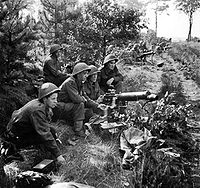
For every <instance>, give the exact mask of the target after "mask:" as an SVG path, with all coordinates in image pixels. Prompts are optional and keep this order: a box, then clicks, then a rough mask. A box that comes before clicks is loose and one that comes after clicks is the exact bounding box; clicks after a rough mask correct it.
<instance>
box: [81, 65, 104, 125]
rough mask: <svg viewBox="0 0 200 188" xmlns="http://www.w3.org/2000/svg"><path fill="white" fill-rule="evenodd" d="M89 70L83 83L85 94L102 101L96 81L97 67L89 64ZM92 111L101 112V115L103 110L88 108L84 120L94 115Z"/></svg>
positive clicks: (99, 101)
mask: <svg viewBox="0 0 200 188" xmlns="http://www.w3.org/2000/svg"><path fill="white" fill-rule="evenodd" d="M90 68H91V71H90V72H89V74H88V77H87V80H86V82H85V83H84V91H85V93H86V94H87V96H88V97H89V98H90V99H92V100H94V101H96V102H98V103H101V102H102V95H101V94H103V92H102V91H101V89H100V87H99V83H98V81H97V77H98V75H97V74H98V73H99V72H100V71H99V70H98V68H97V67H96V66H94V65H90ZM94 113H97V114H101V115H103V112H102V111H101V110H99V109H94V108H88V109H87V110H86V112H85V116H86V121H88V120H89V119H90V117H92V116H93V115H94Z"/></svg>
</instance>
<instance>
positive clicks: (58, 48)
mask: <svg viewBox="0 0 200 188" xmlns="http://www.w3.org/2000/svg"><path fill="white" fill-rule="evenodd" d="M61 49H62V47H61V46H60V45H59V44H53V45H52V46H51V48H50V54H52V53H54V52H56V51H58V50H61Z"/></svg>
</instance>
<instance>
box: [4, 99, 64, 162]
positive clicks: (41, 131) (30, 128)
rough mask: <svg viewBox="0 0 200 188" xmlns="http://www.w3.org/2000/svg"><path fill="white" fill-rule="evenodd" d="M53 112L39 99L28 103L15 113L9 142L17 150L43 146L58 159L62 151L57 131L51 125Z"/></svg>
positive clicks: (8, 127)
mask: <svg viewBox="0 0 200 188" xmlns="http://www.w3.org/2000/svg"><path fill="white" fill-rule="evenodd" d="M51 116H52V111H49V110H47V109H46V108H45V106H44V104H43V103H41V102H40V101H39V100H38V99H34V100H32V101H30V102H28V103H27V104H26V105H24V106H23V107H22V108H20V109H19V110H16V111H14V112H13V114H12V117H11V120H10V122H9V123H8V126H7V133H8V135H7V138H8V140H7V141H10V142H12V143H13V144H14V145H15V146H16V148H17V149H20V148H24V147H26V146H30V145H38V144H42V145H44V146H45V148H46V149H47V150H48V151H50V152H51V154H52V155H53V156H54V157H55V158H57V157H58V156H59V155H60V150H59V148H58V146H57V143H56V140H55V139H56V132H55V129H54V128H53V127H52V126H51V125H50V120H51Z"/></svg>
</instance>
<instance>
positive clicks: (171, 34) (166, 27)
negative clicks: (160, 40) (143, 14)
mask: <svg viewBox="0 0 200 188" xmlns="http://www.w3.org/2000/svg"><path fill="white" fill-rule="evenodd" d="M147 17H148V20H149V25H148V26H149V28H151V29H154V30H155V13H154V10H153V7H152V6H149V7H148V9H147ZM193 18H194V20H193V26H192V36H193V37H195V36H196V37H199V38H200V13H199V12H196V13H195V14H194V17H193ZM188 32H189V20H188V16H187V15H186V14H184V13H183V12H181V11H179V10H177V9H176V8H175V5H174V4H170V8H169V10H168V11H166V12H163V13H162V14H160V15H158V36H163V37H167V38H172V39H173V40H185V39H186V38H187V35H188Z"/></svg>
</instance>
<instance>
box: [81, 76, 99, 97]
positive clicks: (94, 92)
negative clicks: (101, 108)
mask: <svg viewBox="0 0 200 188" xmlns="http://www.w3.org/2000/svg"><path fill="white" fill-rule="evenodd" d="M84 91H85V92H86V94H87V96H88V97H89V98H90V99H92V100H94V101H95V100H97V99H98V98H99V96H100V95H101V92H102V91H101V89H100V87H99V83H98V82H90V81H88V80H87V81H86V82H85V83H84Z"/></svg>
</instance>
